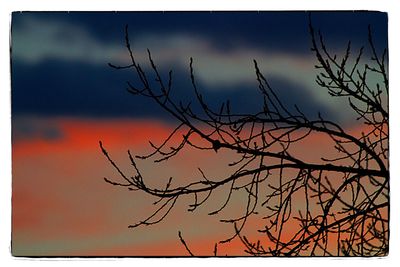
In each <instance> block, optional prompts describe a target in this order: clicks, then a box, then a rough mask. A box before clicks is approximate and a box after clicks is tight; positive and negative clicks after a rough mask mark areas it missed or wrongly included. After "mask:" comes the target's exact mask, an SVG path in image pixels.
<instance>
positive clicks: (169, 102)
mask: <svg viewBox="0 0 400 267" xmlns="http://www.w3.org/2000/svg"><path fill="white" fill-rule="evenodd" d="M309 32H310V38H311V43H312V47H311V50H312V52H313V53H314V54H315V57H316V61H317V62H318V63H317V65H316V66H315V67H316V69H317V71H318V74H317V76H316V82H317V84H318V85H319V86H320V87H321V88H323V89H326V90H327V91H328V92H329V94H330V95H331V96H332V97H333V98H345V99H347V100H348V104H349V105H350V107H351V110H352V111H353V112H354V113H355V114H356V115H357V120H358V121H359V122H361V123H362V124H363V125H364V127H363V129H364V130H363V131H362V132H360V133H358V134H357V133H353V132H348V130H346V129H345V128H344V127H342V126H341V125H340V124H338V123H335V122H334V121H332V120H327V119H324V118H323V117H322V116H321V115H318V118H317V119H310V118H309V117H308V116H306V115H305V114H304V113H303V112H302V111H301V110H300V108H298V107H297V106H295V107H294V109H290V108H288V107H287V106H286V105H285V104H284V103H283V102H282V101H281V100H280V99H279V97H278V95H277V94H276V93H275V91H274V89H273V88H272V87H271V86H270V84H269V83H268V80H267V79H266V78H265V76H264V75H263V74H262V73H261V71H260V69H259V67H258V64H257V61H256V60H254V68H255V74H256V78H257V82H258V89H259V91H260V96H261V99H262V101H263V108H262V110H260V111H259V112H257V113H254V114H237V113H234V112H232V109H231V105H230V102H229V101H226V102H224V103H222V105H221V107H220V108H219V109H218V110H215V109H213V108H211V107H209V105H208V104H207V103H206V101H205V99H204V98H203V96H202V94H201V93H200V91H199V89H198V88H197V84H196V79H195V70H194V67H193V65H194V63H193V59H192V58H190V64H189V68H190V79H191V85H192V87H193V90H194V93H195V97H196V99H195V101H196V102H197V104H198V105H200V106H201V110H202V112H200V113H199V112H194V111H193V105H194V104H192V103H189V104H183V103H182V102H179V101H175V100H174V99H172V97H171V96H170V92H171V90H172V84H173V83H172V77H173V75H172V71H170V72H169V74H168V78H167V79H163V78H162V75H161V74H160V71H159V69H158V68H157V65H156V63H155V62H154V60H153V58H152V56H151V53H150V51H149V50H148V61H149V63H150V66H151V71H150V72H146V71H145V70H144V69H143V68H142V67H141V66H140V65H139V64H138V63H137V62H136V59H135V56H134V53H133V51H132V48H131V45H130V41H129V35H128V27H126V29H125V43H126V48H127V51H128V52H129V57H130V62H131V63H130V65H128V66H115V65H112V64H110V66H111V67H113V68H115V69H124V68H129V69H132V70H133V71H134V73H135V74H136V75H137V77H138V79H139V81H140V83H139V85H137V86H136V85H133V84H131V83H130V82H128V83H127V84H128V91H129V92H130V93H132V94H133V95H139V96H141V97H146V98H150V99H151V100H153V101H154V102H155V103H156V104H157V105H158V106H160V107H161V108H162V109H163V110H164V111H165V112H166V113H168V114H170V115H171V116H172V117H173V118H174V119H175V121H176V122H177V126H176V128H175V129H174V130H173V131H172V132H171V133H170V135H169V136H168V137H166V138H165V140H164V141H163V142H162V143H161V144H159V145H155V144H153V143H150V144H151V146H152V152H151V153H150V154H148V155H139V156H134V155H132V154H131V152H130V151H128V156H129V159H130V162H131V164H132V167H133V169H134V171H135V175H134V176H129V175H127V174H125V173H124V172H123V171H122V170H121V168H120V167H119V166H118V165H117V163H115V162H114V161H113V159H112V157H111V156H110V155H109V153H108V152H107V151H106V149H105V147H104V146H103V144H102V143H101V142H100V147H101V149H102V152H103V153H104V155H105V156H106V158H107V159H108V161H109V163H110V164H111V165H112V166H113V167H114V168H115V169H116V171H117V172H118V174H119V176H120V178H121V179H120V180H121V181H116V180H110V179H107V178H105V181H106V182H108V183H110V184H112V185H115V186H123V187H127V188H128V189H130V190H140V191H143V192H145V193H147V194H149V195H151V196H153V197H154V198H155V199H156V202H155V203H154V205H155V206H156V209H155V211H154V212H153V213H151V214H150V216H149V217H147V218H145V219H144V220H142V221H140V222H138V223H137V224H134V225H131V226H130V227H132V228H134V227H138V226H140V225H152V224H156V223H159V222H161V221H162V220H163V219H164V218H165V217H166V216H167V215H168V214H169V212H170V211H171V210H172V209H173V208H174V206H175V204H176V202H177V200H178V199H180V198H181V197H182V196H191V197H193V202H192V203H189V210H190V211H194V210H196V208H198V207H199V206H200V205H202V204H204V203H205V202H207V200H208V199H209V197H210V196H211V195H212V194H213V193H215V191H216V189H217V188H225V191H224V192H226V201H225V202H223V203H221V206H219V207H217V209H216V210H214V211H211V212H210V213H209V214H210V215H215V214H218V213H219V212H221V211H222V210H224V209H225V208H226V207H227V205H228V204H229V202H230V200H231V199H232V195H233V194H235V193H237V192H241V193H244V194H245V197H244V198H243V201H245V204H246V205H245V209H244V210H243V211H242V214H241V215H240V216H238V217H235V218H230V219H225V220H221V221H223V222H225V223H228V224H231V225H232V226H233V229H234V234H233V235H232V236H229V237H228V238H227V239H225V240H221V241H219V242H220V243H225V242H230V241H231V240H233V239H234V238H238V239H240V240H241V242H242V243H243V244H244V246H245V251H246V252H247V253H248V254H250V255H256V256H297V255H301V256H305V255H318V256H335V255H337V256H343V255H351V256H383V255H387V253H388V244H389V243H388V237H389V221H388V216H389V215H388V207H389V170H388V119H389V114H388V101H387V96H388V72H387V50H386V49H385V50H384V51H383V52H382V53H381V54H380V55H379V54H378V51H377V49H376V47H375V45H374V42H373V36H372V32H371V29H370V28H368V37H369V38H368V40H369V44H368V49H369V51H370V58H368V59H367V61H368V62H367V63H362V62H365V60H366V57H365V53H364V48H361V49H360V50H359V51H358V53H356V55H355V56H351V50H352V47H351V43H350V42H349V43H348V45H347V49H346V51H345V53H344V55H342V56H336V55H333V54H332V53H331V52H329V50H328V48H327V47H326V45H325V41H324V39H323V36H322V35H321V33H320V32H316V31H315V29H314V27H313V25H312V23H311V18H310V23H309ZM372 77H373V79H371V78H372ZM153 78H155V82H156V85H154V80H153ZM371 80H373V81H374V83H372V82H371ZM376 81H378V82H376ZM292 110H294V111H292ZM182 132H183V133H184V134H183V135H182ZM315 134H319V135H323V136H325V137H326V138H327V139H329V140H330V143H331V144H332V147H331V149H333V150H334V151H336V152H335V155H336V156H334V157H332V158H328V157H327V156H326V155H320V159H319V161H317V162H311V161H309V160H307V159H305V158H304V157H303V154H304V153H303V154H301V153H300V154H299V153H295V152H294V148H295V147H296V146H298V145H299V144H301V143H302V142H303V141H305V140H309V139H311V138H312V136H313V135H315ZM174 138H180V142H179V143H178V144H176V143H174V142H173V141H172V140H173V139H174ZM199 139H200V140H201V141H199ZM186 147H190V148H191V149H194V150H199V151H203V150H211V151H212V150H214V151H215V152H218V151H220V150H230V151H233V152H235V153H236V154H237V161H235V162H232V163H230V164H229V168H235V170H234V171H232V172H231V173H230V174H229V175H228V176H226V177H216V178H215V177H208V176H207V175H206V174H205V171H204V170H202V169H198V170H199V178H198V179H196V181H195V182H191V183H188V184H181V185H178V186H172V179H173V178H170V179H169V180H168V181H167V182H166V183H165V187H162V188H152V187H150V186H148V185H147V184H146V180H145V178H144V174H142V173H141V171H140V170H139V168H138V167H137V164H136V161H137V160H138V159H141V160H147V159H154V161H155V162H161V161H165V160H168V159H170V158H172V157H175V156H176V155H178V154H179V153H180V152H182V151H183V150H184V148H186ZM327 149H328V148H327ZM227 167H228V166H227ZM265 188H266V189H267V190H264V189H265ZM218 192H219V193H220V192H221V191H218ZM295 203H296V204H295ZM259 213H261V214H262V215H263V219H264V221H265V226H264V227H263V228H262V229H259V230H258V232H259V238H258V240H250V238H248V237H246V235H245V233H244V231H243V229H244V227H245V225H246V223H247V222H248V221H249V219H250V218H251V217H252V216H255V215H256V214H259ZM179 238H180V240H181V242H182V244H183V245H184V247H185V248H186V250H187V251H188V252H189V253H190V255H193V253H192V252H191V251H190V249H189V247H188V245H187V244H186V242H185V241H184V239H183V238H182V235H181V233H180V232H179ZM215 255H217V245H216V246H215Z"/></svg>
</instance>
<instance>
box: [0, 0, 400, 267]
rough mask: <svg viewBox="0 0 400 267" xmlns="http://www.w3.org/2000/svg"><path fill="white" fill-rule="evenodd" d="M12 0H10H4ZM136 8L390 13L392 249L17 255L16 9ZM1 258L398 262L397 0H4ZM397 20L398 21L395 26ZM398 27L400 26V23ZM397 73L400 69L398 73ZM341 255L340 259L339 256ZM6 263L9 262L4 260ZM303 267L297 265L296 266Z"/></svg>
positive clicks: (16, 261)
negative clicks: (362, 253)
mask: <svg viewBox="0 0 400 267" xmlns="http://www.w3.org/2000/svg"><path fill="white" fill-rule="evenodd" d="M4 2H6V3H4ZM45 10H47V11H114V10H118V11H133V10H165V11H167V10H182V11H183V10H206V11H210V10H215V11H216V10H376V11H384V12H388V14H389V59H390V72H391V74H392V75H391V76H390V79H389V81H390V163H391V164H390V176H391V181H390V183H391V204H390V214H391V217H390V225H391V227H390V231H391V233H390V253H389V256H388V257H385V258H340V259H332V258H285V259H282V258H267V259H265V258H262V259H259V258H258V259H253V258H228V259H225V258H211V259H210V258H209V259H187V258H185V259H177V258H174V259H162V258H156V259H154V258H152V259H143V258H124V259H118V260H114V259H90V258H84V259H77V258H74V259H64V258H61V259H27V258H14V257H12V256H11V252H10V239H11V201H10V200H11V120H10V118H11V103H10V101H11V89H10V88H11V81H10V61H9V58H10V54H9V52H10V50H9V35H10V25H11V12H13V11H45ZM0 18H1V23H0V40H1V42H0V59H1V62H2V64H1V65H0V66H1V67H0V70H1V72H0V75H1V76H0V83H1V86H0V88H1V89H0V126H1V127H0V133H1V138H0V148H1V153H0V178H1V179H0V183H1V184H0V205H1V206H0V210H1V225H0V226H1V227H0V261H1V262H2V263H3V264H6V265H5V266H20V265H25V264H26V265H30V266H53V265H54V264H56V266H64V265H67V264H70V263H74V264H78V265H79V266H86V265H91V264H96V265H98V266H99V267H100V266H108V265H109V264H113V263H117V264H122V265H126V266H128V265H131V264H138V265H141V264H142V265H143V264H145V265H153V264H154V265H156V264H162V265H164V266H165V265H167V266H176V265H179V266H185V265H187V264H191V265H193V264H194V265H195V266H200V265H203V264H204V263H205V262H206V263H207V264H212V265H220V264H224V265H234V266H240V265H242V264H254V265H258V264H260V265H261V264H267V265H272V266H274V265H276V264H279V265H282V264H283V265H293V264H295V265H298V266H307V267H308V266H320V265H321V264H323V265H327V266H336V265H338V264H340V265H342V264H345V265H347V264H348V265H354V264H362V265H364V266H376V265H377V264H384V265H385V266H386V265H388V264H389V266H390V265H394V264H395V263H397V261H398V259H399V258H400V257H399V254H400V253H399V251H400V246H399V244H400V231H399V230H400V215H399V214H400V209H399V205H400V192H399V189H400V182H399V174H400V164H398V163H396V161H397V160H398V159H399V149H400V139H399V138H397V139H396V138H395V137H400V121H399V118H400V114H399V108H400V105H399V104H397V101H398V100H400V96H399V94H400V92H399V90H400V82H399V79H400V78H399V77H400V75H398V74H397V73H398V72H399V68H398V66H399V62H400V56H399V52H400V43H399V32H400V31H399V30H398V27H399V25H400V9H399V6H398V1H396V0H363V1H360V0H335V1H328V0H279V1H268V0H253V1H251V2H250V1H243V0H240V1H239V0H230V1H229V0H228V1H217V0H201V1H197V0H196V1H194V0H190V1H182V0H168V1H165V0H147V1H140V3H139V1H126V0H86V1H85V2H83V0H81V1H79V2H78V1H73V0H57V1H56V0H36V1H33V0H13V1H7V0H6V1H1V3H0ZM395 25H397V26H395ZM396 28H397V29H396ZM393 73H395V75H393ZM338 260H339V262H338ZM3 266H4V265H3ZM296 267H297V266H296Z"/></svg>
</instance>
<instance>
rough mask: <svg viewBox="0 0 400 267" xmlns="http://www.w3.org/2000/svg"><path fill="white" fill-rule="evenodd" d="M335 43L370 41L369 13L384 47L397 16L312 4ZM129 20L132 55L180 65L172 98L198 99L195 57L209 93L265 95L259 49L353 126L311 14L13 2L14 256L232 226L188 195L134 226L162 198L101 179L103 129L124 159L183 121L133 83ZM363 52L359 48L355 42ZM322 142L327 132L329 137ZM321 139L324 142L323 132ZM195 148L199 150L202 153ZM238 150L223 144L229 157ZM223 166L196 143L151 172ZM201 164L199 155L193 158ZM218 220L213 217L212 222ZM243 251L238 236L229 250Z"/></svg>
mask: <svg viewBox="0 0 400 267" xmlns="http://www.w3.org/2000/svg"><path fill="white" fill-rule="evenodd" d="M311 17H312V21H313V24H314V26H315V28H317V29H319V30H321V32H322V34H323V35H324V37H325V40H326V43H327V44H328V45H329V49H331V51H334V52H338V53H343V51H344V49H345V48H346V44H347V42H348V40H351V41H352V45H353V46H354V48H355V49H356V48H358V47H359V46H361V45H364V44H365V43H366V42H367V37H368V35H367V28H368V25H369V24H371V26H372V30H373V33H374V40H375V42H376V44H377V47H378V49H382V48H383V47H386V46H387V16H386V14H385V13H380V12H313V13H312V15H311ZM126 24H127V25H129V33H130V37H131V42H132V47H133V50H134V53H135V57H136V58H137V59H138V61H139V62H141V63H142V64H143V66H144V68H145V69H148V68H149V64H148V62H147V61H146V53H147V52H146V49H147V48H148V49H150V51H151V53H152V55H153V58H154V59H155V62H156V64H157V65H158V66H159V67H160V70H161V71H162V72H163V73H164V74H166V73H167V72H168V70H169V69H173V71H174V72H173V73H174V76H173V81H174V83H173V86H174V87H173V93H174V95H173V96H174V98H175V99H182V100H183V101H189V100H190V99H191V98H193V93H192V90H191V87H190V74H189V69H188V66H189V59H190V57H193V61H194V68H195V75H196V80H197V81H198V85H199V88H200V90H201V92H202V93H203V95H204V97H205V98H206V99H207V101H208V102H209V103H210V104H211V105H213V106H218V103H220V102H221V101H224V100H226V99H230V101H231V103H232V108H233V110H235V111H237V112H255V111H258V110H260V108H261V107H262V101H260V94H259V92H258V90H257V81H256V76H255V72H254V66H253V59H256V60H257V61H258V63H259V66H260V70H261V71H262V72H263V73H264V74H265V76H266V77H267V78H268V80H269V82H270V84H271V85H272V86H273V88H274V89H275V90H276V92H277V94H278V95H279V96H280V97H281V99H283V101H284V102H285V103H286V104H287V105H288V106H290V107H292V106H293V105H294V104H297V105H298V106H299V107H300V108H301V109H302V110H303V111H304V112H305V113H306V114H307V115H309V116H311V117H312V116H316V115H317V114H318V112H320V113H321V114H322V115H323V116H325V117H326V118H329V119H332V120H335V121H338V122H340V123H342V124H343V125H347V126H348V127H354V125H353V124H354V122H353V118H352V117H351V116H349V110H348V109H347V105H346V103H345V102H340V101H335V100H333V99H332V98H330V97H329V95H328V94H327V93H326V92H325V91H324V90H321V88H319V87H318V86H317V85H316V83H315V76H316V73H317V72H316V70H315V68H314V65H315V64H316V60H315V58H314V56H313V54H312V53H311V51H310V45H311V43H310V36H309V34H308V13H306V12H165V13H163V12H136V13H135V12H133V13H132V12H125V13H123V12H122V13H121V12H92V13H87V12H70V13H67V12H16V13H13V15H12V25H11V27H12V29H11V48H12V52H11V57H12V61H11V71H12V75H11V83H12V90H11V93H12V153H13V154H12V163H13V170H12V172H13V202H12V212H13V215H12V219H13V221H12V228H13V229H12V230H13V231H12V252H13V254H14V255H25V256H27V255H46V256H50V255H58V256H59V255H62V256H65V255H75V256H76V255H85V256H87V255H100V256H101V255H103V256H110V255H111V256H115V255H138V256H143V255H182V254H183V253H184V252H183V250H182V245H181V244H180V243H179V240H178V238H177V232H178V230H181V231H182V232H183V233H184V234H185V237H186V238H187V240H190V241H191V245H192V246H193V250H194V251H198V252H199V253H200V254H205V255H207V253H210V252H212V250H213V246H214V243H213V242H214V241H213V240H211V239H210V236H212V237H213V238H214V239H215V238H218V237H219V236H221V238H223V237H224V236H226V235H227V234H229V231H230V229H226V227H224V225H221V224H219V223H216V222H215V221H216V220H215V218H209V216H206V212H207V210H202V211H200V212H199V213H198V214H196V215H193V214H187V213H186V212H183V211H185V206H184V204H185V203H182V204H180V205H181V206H180V207H181V208H180V209H179V207H178V208H177V209H176V211H174V214H171V215H170V216H169V218H168V220H166V221H165V222H163V223H162V224H159V225H156V226H154V227H152V228H151V229H150V228H149V227H147V228H138V229H135V230H131V229H128V228H127V226H128V225H129V224H131V223H133V222H134V221H135V220H140V219H141V218H143V217H144V216H146V214H147V212H148V211H149V210H151V209H152V206H151V205H148V201H146V197H145V196H143V195H140V194H139V195H134V196H133V195H132V193H131V192H126V191H124V190H121V189H119V188H114V187H112V186H110V185H109V184H106V183H105V182H104V181H103V177H105V176H106V177H113V175H114V176H115V173H114V172H113V170H112V168H111V167H110V166H108V164H107V162H106V161H105V159H104V157H103V156H102V154H101V152H100V150H99V147H98V141H99V140H102V141H103V142H104V143H105V144H106V145H107V148H108V150H109V151H110V152H112V153H113V155H115V159H117V160H119V161H121V162H125V164H126V165H127V166H128V164H129V163H128V161H127V157H126V150H127V149H128V148H131V149H134V150H135V151H137V152H138V153H141V152H146V151H149V146H148V141H149V140H158V141H159V142H160V141H162V139H163V138H165V137H166V136H168V133H169V131H170V130H171V129H173V127H174V126H175V124H176V123H174V121H173V118H171V117H169V116H168V115H166V114H165V113H164V112H162V110H161V109H160V108H159V107H157V106H156V105H154V104H153V103H151V102H150V101H147V100H146V99H143V98H139V97H134V96H131V95H130V94H129V93H127V92H126V90H125V88H126V81H127V80H129V81H132V82H135V77H133V75H132V74H131V73H130V72H129V70H125V71H124V70H123V71H116V70H114V69H111V68H110V67H109V66H108V63H113V64H117V65H119V64H122V65H123V64H128V63H129V61H128V53H127V51H126V48H125V46H124V27H125V25H126ZM355 51H357V50H355ZM321 142H322V141H321ZM313 145H314V146H315V148H314V149H318V147H323V142H322V143H318V142H316V143H314V144H313ZM193 153H194V152H193ZM232 157H233V156H232V155H226V160H229V159H231V158H232ZM194 161H196V164H197V165H200V166H205V167H207V168H209V169H210V170H211V171H213V172H215V175H218V174H220V173H223V172H224V170H221V169H220V168H218V166H215V162H214V159H213V158H212V157H211V156H204V155H203V156H200V155H197V154H195V153H194V154H191V152H188V154H187V156H186V157H185V158H179V159H177V160H175V161H173V162H172V163H170V164H168V165H166V166H160V169H157V168H155V167H154V166H153V164H151V162H143V163H142V164H143V168H144V169H146V170H147V171H148V173H149V174H150V176H151V175H152V176H159V175H160V174H164V173H168V175H173V174H177V175H183V176H185V175H191V174H193V168H191V167H193V166H191V163H192V162H194ZM194 169H196V167H195V168H194ZM208 223H209V225H213V227H204V225H207V224H208ZM224 249H225V250H226V253H229V254H231V255H241V254H240V253H242V250H243V248H242V247H241V246H240V244H232V245H231V246H230V247H228V246H227V247H226V248H221V250H222V251H224Z"/></svg>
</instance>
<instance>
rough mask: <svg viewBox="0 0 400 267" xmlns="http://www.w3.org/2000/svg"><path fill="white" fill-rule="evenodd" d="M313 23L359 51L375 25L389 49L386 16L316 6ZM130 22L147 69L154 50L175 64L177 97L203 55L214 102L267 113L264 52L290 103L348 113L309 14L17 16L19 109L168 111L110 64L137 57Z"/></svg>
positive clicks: (336, 44) (207, 91)
mask: <svg viewBox="0 0 400 267" xmlns="http://www.w3.org/2000/svg"><path fill="white" fill-rule="evenodd" d="M312 21H313V25H314V27H315V28H316V29H320V30H321V32H322V34H323V35H324V37H325V40H326V43H327V44H328V46H329V48H331V49H332V51H335V52H343V50H344V49H345V46H346V44H347V41H348V40H351V41H352V43H353V46H354V48H358V47H359V46H361V45H367V37H368V35H367V28H368V25H371V26H372V29H373V32H374V39H375V42H376V44H377V47H378V49H379V50H381V49H382V48H383V47H386V46H387V15H386V13H380V12H313V13H312ZM125 24H128V25H129V29H130V35H131V38H132V44H133V47H134V50H135V52H136V51H137V53H138V54H137V57H138V58H139V60H142V61H141V62H143V65H144V66H146V60H145V58H144V57H142V56H141V55H143V54H144V53H143V52H144V51H145V48H147V47H148V48H150V49H151V51H152V53H154V59H155V60H156V62H158V64H159V66H160V68H161V69H162V70H165V71H167V70H168V69H170V68H171V69H173V70H174V90H175V91H174V92H175V96H176V98H177V99H184V100H188V99H189V98H190V97H191V93H190V92H191V88H190V82H189V75H188V68H187V66H188V61H189V58H190V57H191V56H193V57H194V60H195V68H196V73H197V74H198V77H197V78H198V82H199V85H200V88H201V90H202V92H203V93H204V95H205V97H206V99H208V101H209V102H210V103H211V104H212V105H217V103H219V102H220V101H223V100H225V99H227V98H228V99H230V100H231V102H232V103H233V105H234V108H235V110H237V111H240V112H243V111H248V112H252V111H255V110H259V109H260V107H261V104H262V102H261V98H260V95H259V92H258V90H257V84H256V82H255V74H254V71H253V69H252V68H253V66H252V64H251V62H252V60H253V58H255V59H257V60H258V61H259V62H262V64H260V65H261V70H262V71H263V73H264V74H265V75H266V76H267V77H268V78H269V80H270V82H271V84H272V85H273V86H274V88H275V89H276V91H277V92H278V94H279V95H280V96H281V97H282V99H283V101H284V102H286V103H287V104H288V105H290V106H291V105H293V104H295V103H297V104H298V106H300V107H302V108H303V110H304V111H305V112H306V113H309V114H316V113H317V112H318V111H320V112H322V113H323V114H326V115H327V116H333V117H334V116H336V115H337V114H338V113H340V112H341V111H337V110H335V109H334V107H335V103H332V101H333V100H331V99H328V98H326V97H325V96H324V93H323V92H320V91H321V90H320V91H318V89H321V88H318V87H316V86H315V85H313V83H314V82H313V81H314V79H315V75H316V72H315V70H313V65H314V64H315V60H314V58H313V54H312V53H311V51H310V36H309V34H308V13H307V12H212V13H211V12H165V13H163V12H71V13H66V12H22V13H20V12H17V13H13V16H12V113H13V115H32V114H33V115H40V116H60V115H63V116H78V117H79V116H91V117H92V116H94V117H116V116H124V117H143V116H145V117H160V116H161V117H163V115H162V112H161V110H160V109H159V108H158V107H156V106H155V105H152V104H151V102H149V101H147V100H144V99H143V98H140V97H135V96H131V95H129V94H128V93H127V92H126V90H125V87H126V84H125V82H126V81H127V80H130V81H133V82H134V81H135V77H134V76H133V75H132V74H131V73H129V72H128V71H115V70H113V69H111V68H109V67H108V66H107V63H108V62H113V63H116V64H119V63H124V62H126V60H127V54H126V51H125V48H124V32H123V30H124V25H125ZM355 51H356V50H355ZM246 75H247V76H246ZM324 97H325V98H324Z"/></svg>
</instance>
